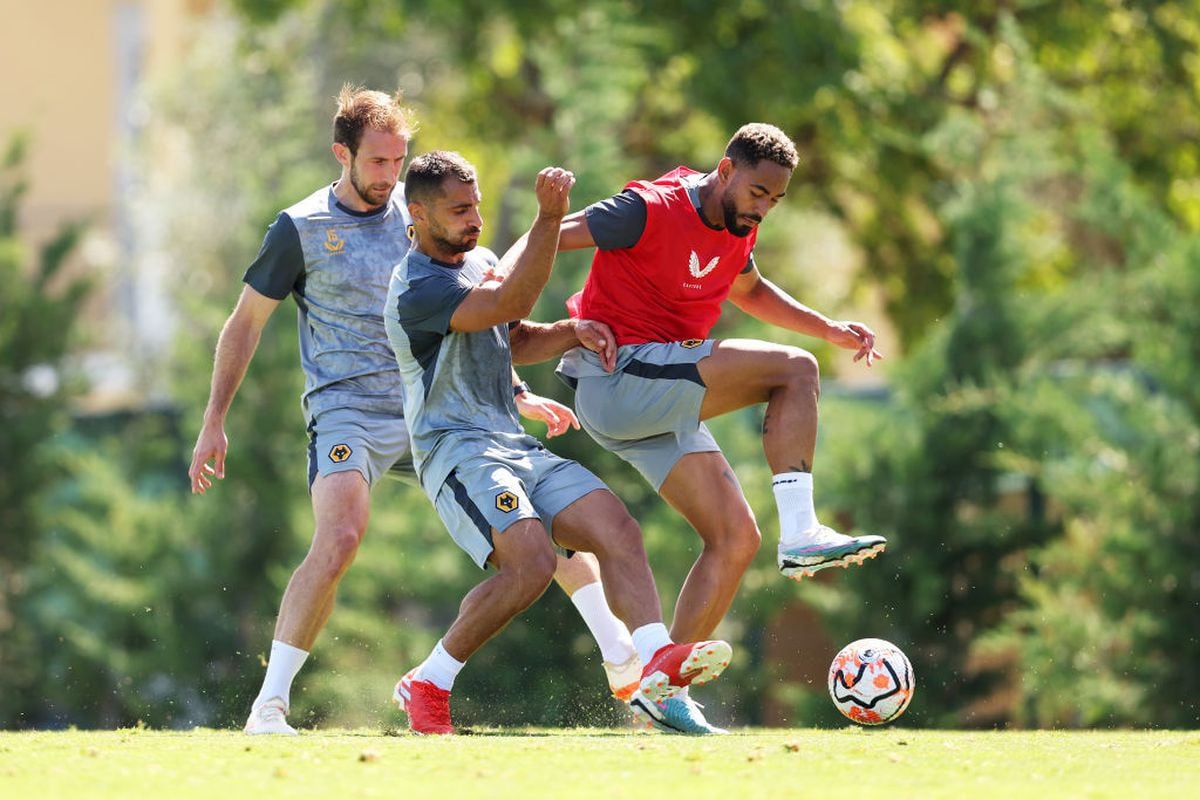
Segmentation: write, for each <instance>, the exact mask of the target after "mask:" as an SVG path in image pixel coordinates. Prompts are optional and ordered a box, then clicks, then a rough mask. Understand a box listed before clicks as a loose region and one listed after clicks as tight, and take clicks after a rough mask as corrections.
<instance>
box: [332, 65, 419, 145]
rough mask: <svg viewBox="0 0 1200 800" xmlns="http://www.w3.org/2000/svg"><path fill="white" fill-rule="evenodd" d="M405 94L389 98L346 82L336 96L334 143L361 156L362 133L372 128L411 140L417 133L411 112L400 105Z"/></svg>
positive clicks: (389, 96)
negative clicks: (359, 152) (359, 151)
mask: <svg viewBox="0 0 1200 800" xmlns="http://www.w3.org/2000/svg"><path fill="white" fill-rule="evenodd" d="M402 98H403V95H402V94H401V93H400V92H396V93H395V94H393V95H387V94H385V93H383V92H376V91H373V90H371V89H364V88H363V87H361V86H354V85H352V84H349V83H347V84H346V85H345V86H343V87H342V91H341V92H339V93H338V96H337V111H335V112H334V114H333V141H334V142H336V143H337V144H342V145H345V146H346V147H348V148H349V149H350V155H352V156H354V155H357V154H358V145H359V143H360V142H362V137H363V131H364V130H366V129H367V128H372V129H374V130H377V131H386V132H387V133H394V134H396V135H398V136H402V137H403V138H404V139H405V140H408V139H411V138H412V135H413V133H415V132H416V130H417V123H416V121H415V120H414V119H413V112H412V110H411V109H408V108H405V107H404V106H402V105H400V101H401V99H402Z"/></svg>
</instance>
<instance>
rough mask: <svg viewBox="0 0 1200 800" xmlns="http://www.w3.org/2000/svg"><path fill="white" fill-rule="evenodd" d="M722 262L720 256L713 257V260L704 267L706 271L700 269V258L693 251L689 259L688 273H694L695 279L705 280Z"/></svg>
mask: <svg viewBox="0 0 1200 800" xmlns="http://www.w3.org/2000/svg"><path fill="white" fill-rule="evenodd" d="M720 261H721V257H720V256H713V259H712V260H711V261H709V262H708V263H707V264H705V265H704V269H700V256H698V255H696V251H695V250H693V251H692V255H691V258H689V259H688V272H690V273H692V277H693V278H703V277H704V276H705V275H707V274H708V273H710V272H712V271H713V270H714V269H716V268H717V264H718V263H719V262H720Z"/></svg>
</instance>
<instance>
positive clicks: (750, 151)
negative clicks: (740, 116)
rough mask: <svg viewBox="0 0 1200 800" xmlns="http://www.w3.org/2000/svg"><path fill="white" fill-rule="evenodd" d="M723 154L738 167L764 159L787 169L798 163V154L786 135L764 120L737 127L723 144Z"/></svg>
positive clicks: (749, 165) (794, 166)
mask: <svg viewBox="0 0 1200 800" xmlns="http://www.w3.org/2000/svg"><path fill="white" fill-rule="evenodd" d="M725 156H726V157H727V158H728V159H729V160H731V161H732V162H733V163H734V164H735V165H737V166H739V167H742V166H747V167H753V166H755V165H756V164H758V162H760V161H762V160H764V159H766V160H767V161H774V162H775V163H776V164H778V165H779V166H781V167H786V168H787V169H795V168H796V165H797V164H799V163H800V154H799V153H797V152H796V145H795V144H794V143H793V142H792V140H791V139H789V138H788V135H787V134H786V133H784V132H783V131H781V130H780V129H779V128H776V127H775V126H774V125H768V124H766V123H765V122H751V123H749V124H748V125H743V126H742V127H740V128H738V131H737V133H735V134H734V135H733V138H732V139H730V140H729V144H727V145H725Z"/></svg>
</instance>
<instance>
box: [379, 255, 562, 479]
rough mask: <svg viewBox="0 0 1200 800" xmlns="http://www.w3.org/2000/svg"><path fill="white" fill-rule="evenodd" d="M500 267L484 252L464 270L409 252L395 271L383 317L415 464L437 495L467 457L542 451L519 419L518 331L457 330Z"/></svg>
mask: <svg viewBox="0 0 1200 800" xmlns="http://www.w3.org/2000/svg"><path fill="white" fill-rule="evenodd" d="M495 263H496V256H495V254H494V253H492V252H491V251H490V250H484V249H483V248H480V249H478V250H473V251H471V252H469V253H467V254H466V258H465V259H464V261H463V262H462V263H461V264H446V263H444V262H440V261H434V260H433V259H431V258H430V257H429V256H427V255H425V254H424V253H421V252H418V251H416V250H410V251H409V253H408V255H407V256H406V257H405V258H404V260H403V261H401V262H400V263H399V264H398V265H397V266H396V270H395V272H393V273H392V283H391V286H390V287H389V288H388V297H387V305H386V306H385V307H384V312H383V317H384V321H385V323H386V325H387V332H388V338H389V339H390V340H391V343H392V347H393V349H394V350H395V352H396V361H397V363H398V364H399V365H400V374H401V376H402V378H403V380H404V397H405V401H404V414H405V418H406V419H407V420H408V430H409V435H410V436H411V437H412V449H413V461H414V462H415V464H416V468H417V475H418V477H419V478H420V479H421V485H422V486H423V487H424V488H425V492H426V494H428V495H429V496H430V497H436V496H437V492H438V490H439V488H440V487H441V485H442V484H443V483H445V481H446V477H447V476H448V475H449V474H450V473H451V472H452V471H453V470H454V468H455V466H457V465H458V464H459V463H460V462H462V461H463V460H464V459H466V458H468V457H471V456H475V455H480V454H483V453H486V452H487V451H489V450H492V449H494V448H501V449H510V450H517V451H528V450H530V449H540V448H541V447H542V444H541V442H539V441H538V440H537V439H535V438H533V437H532V436H529V435H528V434H526V433H525V431H524V429H523V428H522V427H521V423H520V422H519V421H518V419H517V407H516V404H515V403H513V393H512V350H511V349H510V347H509V342H508V332H509V328H510V327H511V325H503V324H501V325H496V326H494V327H491V328H488V329H486V330H482V331H475V332H473V333H461V332H456V331H451V330H450V318H451V317H452V316H454V311H455V309H457V308H458V306H459V304H460V303H462V301H463V300H464V299H465V298H466V296H467V294H468V293H470V291H471V288H472V287H474V286H475V285H476V284H477V283H479V281H480V279H481V278H482V277H483V274H484V271H485V270H486V269H487V268H488V267H489V266H493V265H495ZM513 324H516V323H513Z"/></svg>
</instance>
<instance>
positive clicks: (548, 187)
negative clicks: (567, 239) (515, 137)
mask: <svg viewBox="0 0 1200 800" xmlns="http://www.w3.org/2000/svg"><path fill="white" fill-rule="evenodd" d="M574 184H575V176H574V175H572V174H571V173H570V172H568V171H566V170H564V169H561V168H559V167H547V168H546V169H544V170H542V171H541V172H539V173H538V176H537V183H536V187H535V191H536V193H537V199H538V214H537V217H536V218H535V219H534V221H533V226H532V227H530V229H529V231H528V233H526V235H525V237H522V238H523V239H524V240H525V243H524V247H523V248H522V250H521V252H520V253H519V254H517V255H516V256H515V257H514V262H513V267H512V271H511V272H510V273H509V274H508V275H507V277H505V279H504V281H503V282H502V283H495V282H485V283H482V284H480V285H479V286H476V287H475V288H473V289H472V290H471V291H470V292H469V293H468V294H467V296H466V297H465V298H463V300H462V302H460V303H459V304H458V307H457V308H456V309H455V310H454V314H453V316H451V317H450V329H451V330H453V331H459V332H471V331H482V330H486V329H487V328H491V327H493V326H495V325H501V324H503V323H506V322H510V321H512V320H514V319H521V318H522V317H524V316H526V315H527V314H529V312H531V311H533V305H534V303H536V302H537V299H538V295H540V294H541V293H542V288H543V287H545V285H546V281H547V280H549V279H550V270H551V269H552V268H553V267H554V256H555V255H556V254H557V253H558V231H559V227H560V226H561V225H562V219H563V217H564V216H565V215H566V213H567V210H568V209H569V208H570V192H571V187H572V186H573V185H574Z"/></svg>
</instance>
